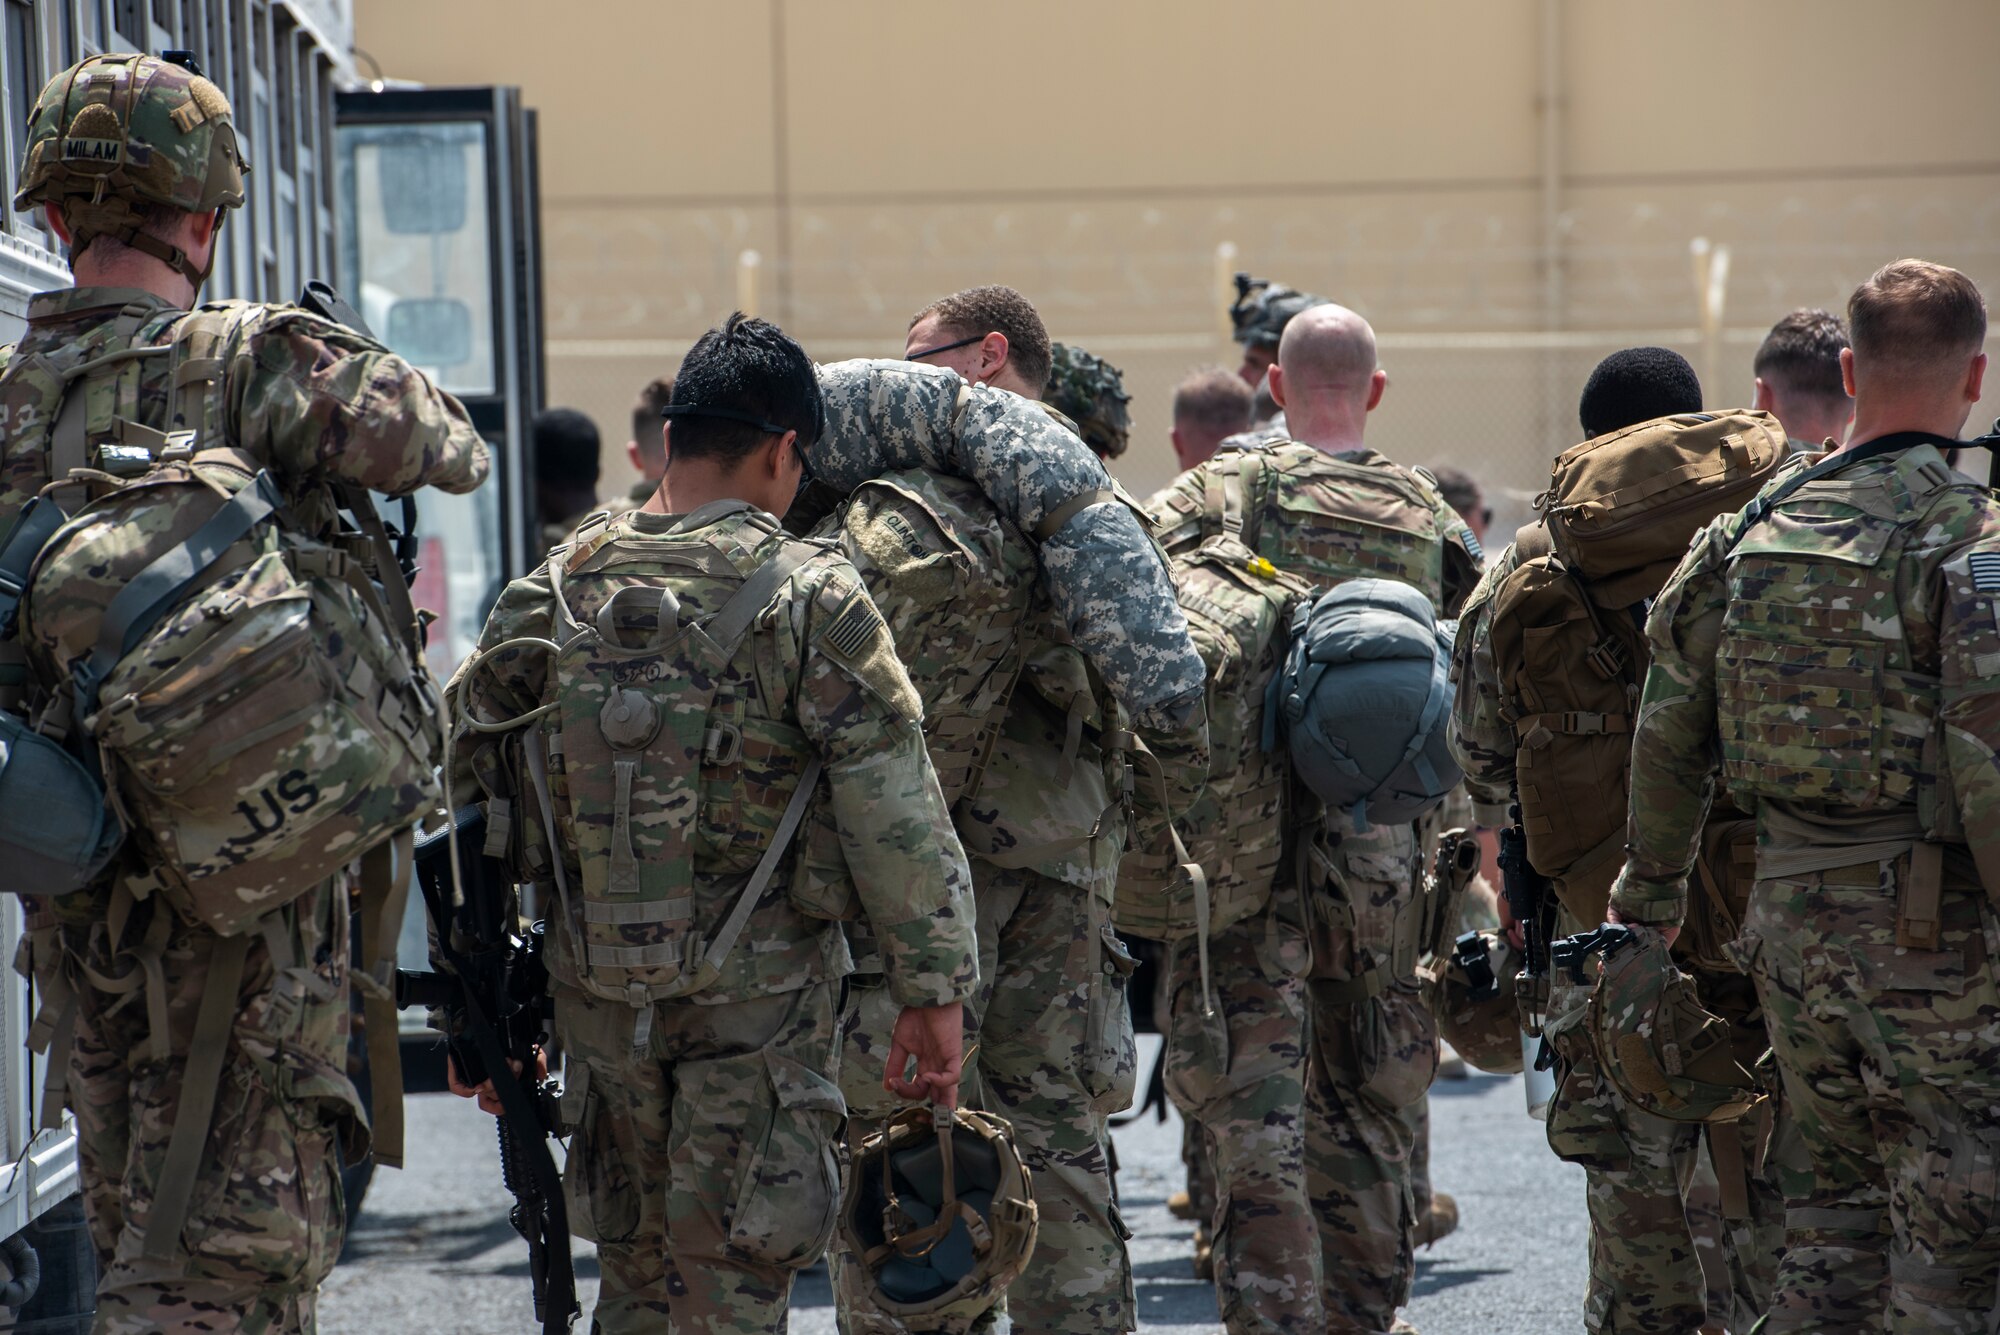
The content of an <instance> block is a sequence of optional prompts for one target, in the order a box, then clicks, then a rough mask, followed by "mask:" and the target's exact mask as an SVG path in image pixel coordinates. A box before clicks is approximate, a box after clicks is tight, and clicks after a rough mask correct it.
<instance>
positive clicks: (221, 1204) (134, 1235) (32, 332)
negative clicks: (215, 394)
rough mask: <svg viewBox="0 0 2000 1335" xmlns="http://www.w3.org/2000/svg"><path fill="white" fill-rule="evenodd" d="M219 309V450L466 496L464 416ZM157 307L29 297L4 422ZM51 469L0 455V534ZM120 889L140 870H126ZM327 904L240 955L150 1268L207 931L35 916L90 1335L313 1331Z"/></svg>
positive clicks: (334, 351) (324, 1133) (385, 366)
mask: <svg viewBox="0 0 2000 1335" xmlns="http://www.w3.org/2000/svg"><path fill="white" fill-rule="evenodd" d="M237 309H238V310H239V311H240V317H239V319H238V321H237V323H235V325H234V326H233V328H234V330H235V335H234V337H233V339H232V341H231V343H230V345H229V347H228V348H227V351H226V353H225V361H226V365H227V371H226V373H225V381H224V384H225V392H226V394H227V396H228V402H229V403H230V404H231V405H232V406H233V411H232V416H231V426H232V428H233V439H234V442H235V443H236V444H237V445H239V446H240V447H241V448H243V449H246V450H248V451H249V452H250V453H251V454H252V455H253V456H255V457H256V458H257V459H258V460H259V461H260V462H262V463H264V464H266V465H267V466H269V467H270V468H271V469H272V470H273V472H274V473H275V474H276V475H277V476H278V477H279V478H280V479H282V480H283V482H284V484H285V486H286V490H287V492H288V494H289V496H290V497H291V498H292V503H293V504H294V505H295V506H297V507H299V508H300V509H301V510H302V511H306V512H309V508H310V507H311V506H312V505H313V504H314V501H315V495H316V491H315V489H316V486H317V484H319V483H321V482H323V481H326V480H330V479H336V478H337V479H343V480H347V481H353V482H359V483H362V484H364V485H366V486H369V487H372V488H374V489H376V490H378V491H383V492H390V493H401V492H408V491H412V490H414V489H416V488H417V487H419V486H425V485H430V486H437V487H441V488H443V489H445V490H448V491H454V492H459V491H468V490H470V489H471V488H472V487H474V486H476V485H477V484H478V483H479V482H480V481H481V480H482V479H483V478H484V477H485V475H486V471H487V468H488V461H487V455H486V447H485V444H484V443H483V442H482V441H481V440H480V438H479V436H478V434H477V433H476V432H475V431H474V430H473V428H472V426H471V424H470V423H469V422H468V421H467V420H466V418H465V414H464V410H463V409H462V408H460V407H459V405H458V404H457V402H456V401H455V400H453V399H452V398H451V397H450V396H449V395H446V394H443V393H441V392H440V391H438V390H437V389H435V388H434V387H433V386H432V385H431V384H430V383H429V382H428V381H427V380H425V379H424V378H423V376H422V375H421V374H420V373H418V372H417V371H415V370H413V369H412V368H411V367H410V366H409V365H408V364H407V363H405V362H403V361H402V360H401V359H400V358H398V357H396V356H394V355H392V354H390V353H388V352H385V351H384V350H382V349H381V348H380V347H379V346H377V345H376V344H374V343H372V342H370V341H369V340H367V339H365V338H363V337H361V336H360V335H358V334H356V333H354V332H353V331H351V330H348V329H346V328H343V327H341V326H338V325H334V324H330V323H328V322H327V321H324V320H322V319H320V318H319V317H317V316H314V315H311V314H309V313H307V312H305V311H302V310H299V309H297V308H295V307H289V306H268V307H242V308H237ZM172 310H173V308H172V307H171V306H169V305H168V304H167V303H166V302H164V301H162V300H160V299H158V298H156V297H152V296H150V295H148V294H146V293H143V292H137V291H129V290H123V289H107V288H77V289H73V290H70V291H65V292H51V293H44V294H42V295H41V296H38V297H36V298H34V299H33V301H32V302H31V303H30V305H29V312H28V331H27V334H26V336H25V337H24V338H23V339H22V341H21V343H20V344H19V345H18V346H17V347H16V348H15V349H14V350H13V351H12V354H11V356H9V357H8V358H7V359H6V370H5V371H4V372H0V411H4V412H6V413H7V415H8V420H9V421H12V422H26V421H28V420H30V418H29V415H30V414H32V413H35V412H37V411H45V410H46V409H45V407H44V405H46V404H47V403H48V401H49V399H50V397H51V393H52V391H51V387H50V385H49V383H48V378H49V372H48V370H47V369H46V368H47V367H49V366H54V367H56V368H62V367H65V366H67V365H69V364H70V363H71V362H72V361H73V360H75V359H76V357H75V354H74V353H73V352H72V349H74V348H75V347H76V346H77V345H78V344H79V343H85V342H88V343H90V344H91V346H92V347H93V348H94V349H95V350H96V351H97V352H98V353H100V354H101V352H102V351H103V348H102V347H101V346H100V345H99V344H100V341H101V338H102V336H103V335H104V333H105V330H106V328H107V327H108V326H110V325H111V324H113V323H114V322H116V321H119V320H121V319H125V320H130V319H132V318H133V315H137V314H143V316H144V317H145V319H144V321H142V323H145V324H146V325H147V327H148V328H152V327H154V321H153V317H155V316H166V317H170V316H171V313H172ZM128 313H130V314H128ZM145 365H147V366H148V368H149V371H148V373H147V374H146V376H145V378H144V380H143V382H142V384H141V386H140V389H139V394H138V400H137V406H138V413H137V417H138V419H139V420H141V421H144V420H146V419H147V418H148V417H149V416H150V415H155V414H158V413H160V412H162V411H163V410H164V407H165V405H166V403H167V401H168V397H169V391H170V386H169V385H168V384H167V379H168V375H169V367H168V362H167V359H165V358H159V359H154V360H152V361H150V362H148V363H145ZM77 392H80V391H77ZM157 424H158V425H165V423H164V422H163V421H159V422H157ZM106 425H107V426H108V423H106ZM49 466H50V465H49V459H48V456H47V455H46V454H44V453H42V452H41V451H28V452H25V453H16V452H14V451H9V450H5V449H4V447H0V527H4V526H6V525H8V524H11V523H12V522H13V519H14V516H15V514H16V513H18V511H19V508H20V506H22V505H23V504H25V503H26V501H27V500H28V499H29V498H31V497H32V496H33V495H34V493H35V492H36V490H38V489H39V488H40V486H41V485H42V484H43V483H45V482H47V481H48V480H49V476H48V472H49ZM98 601H101V599H100V600H98ZM38 615H39V617H40V618H41V619H42V620H46V621H54V620H60V619H61V615H62V612H61V609H60V608H54V607H50V606H48V605H47V603H46V602H44V603H43V604H42V605H41V606H40V607H39V608H38ZM120 875H121V876H131V877H135V878H139V879H143V869H142V868H139V867H136V866H132V867H129V868H128V869H127V870H126V871H124V872H121V873H120ZM346 910H347V889H346V887H345V886H344V885H340V884H334V885H326V886H322V887H320V888H319V889H317V890H315V891H312V892H309V893H308V894H306V895H304V896H301V897H300V898H299V899H297V900H295V901H293V902H292V903H291V904H289V905H287V906H286V907H285V908H284V909H282V910H281V911H279V912H278V913H276V914H274V915H273V916H272V919H271V921H270V925H269V927H268V929H267V930H266V932H265V933H264V935H263V936H261V937H260V938H258V939H257V940H256V941H254V942H253V944H252V945H251V948H250V957H249V960H248V963H247V965H246V968H245V973H244V977H243V982H242V984H241V987H240V990H239V1003H238V1007H237V1017H236V1023H235V1026H234V1028H233V1030H232V1035H231V1042H232V1044H233V1046H232V1050H231V1052H230V1056H229V1060H228V1064H227V1065H226V1066H225V1068H224V1071H223V1075H222V1090H223V1094H222V1098H221V1101H220V1103H219V1104H218V1106H217V1109H216V1113H215V1116H214V1120H213V1123H212V1126H211V1129H210V1133H209V1141H208V1146H209V1148H208V1149H207V1150H206V1151H205V1153H204V1156H203V1164H204V1172H203V1176H202V1179H201V1180H200V1182H199V1183H198V1184H197V1187H196V1191H195V1195H194V1208H193V1210H192V1211H191V1213H190V1215H189V1218H188V1221H187V1225H186V1227H185V1229H184V1231H183V1234H182V1243H183V1251H182V1254H181V1255H180V1256H179V1257H178V1258H177V1259H176V1261H175V1262H174V1263H173V1264H172V1265H169V1266H162V1265H161V1264H160V1263H158V1262H153V1261H148V1260H147V1259H146V1258H144V1257H142V1256H141V1255H140V1253H139V1243H140V1241H141V1240H142V1239H143V1237H144V1233H145V1227H146V1220H147V1215H148V1210H149V1207H150V1204H151V1198H152V1185H153V1182H154V1181H155V1179H156V1176H157V1174H158V1171H159V1167H160V1163H161V1160H162V1159H163V1157H164V1155H165V1152H166V1145H167V1140H168V1138H169V1137H170V1135H171V1133H172V1130H173V1124H174V1115H175V1112H176V1110H177V1108H178V1106H179V1098H180V1088H179V1086H180V1072H181V1069H182V1068H183V1065H184V1063H185V1061H186V1058H187V1053H188V1045H189V1043H190V1041H191V1037H192V1034H193V1030H194V1025H195V1018H196V1011H197V1008H198V1006H199V1002H200V998H201V995H202V990H203V987H204V985H205V983H206V980H207V976H208V965H209V959H210V957H211V955H212V954H213V953H214V951H215V947H216V942H217V940H218V938H217V937H216V936H215V935H214V934H213V933H211V932H208V931H207V930H205V929H202V928H198V927H196V926H193V925H191V924H189V923H187V922H184V921H181V920H180V919H178V918H177V917H176V916H175V915H174V914H172V913H171V912H170V911H169V910H168V909H167V907H166V905H165V903H164V902H163V901H162V900H160V899H159V898H157V897H155V898H153V899H151V900H150V901H149V902H147V903H145V904H141V905H139V906H138V907H136V908H132V907H131V891H130V890H129V889H125V888H122V887H119V886H116V885H114V886H109V887H106V888H104V889H103V890H101V891H98V892H93V893H91V894H89V895H85V896H75V897H71V898H69V899H66V900H64V901H62V902H60V903H59V904H57V905H52V906H49V909H48V910H47V911H45V912H44V913H43V914H42V915H39V916H40V925H41V927H42V929H43V930H42V931H41V932H40V933H39V934H38V939H37V941H36V955H37V967H38V970H39V971H41V973H42V977H43V980H44V982H45V984H48V985H50V986H52V987H53V988H55V989H57V990H61V989H62V988H64V987H65V985H66V984H65V982H64V981H63V980H64V979H67V985H68V986H73V987H74V990H75V995H76V1002H77V1015H76V1033H75V1049H74V1052H73V1054H72V1056H71V1058H70V1078H69V1083H70V1089H69V1094H70V1102H71V1105H72V1107H73V1108H74V1110H75V1112H76V1114H77V1127H78V1133H79V1138H80V1148H81V1151H82V1156H83V1169H84V1180H85V1200H86V1203H87V1205H88V1207H89V1213H90V1222H91V1235H92V1238H93V1240H94V1241H95V1242H96V1244H97V1247H98V1252H99V1257H100V1262H101V1266H102V1270H103V1275H102V1279H101V1281H100V1287H99V1295H98V1329H99V1330H101V1331H125V1330H131V1331H141V1330H155V1329H158V1328H159V1327H160V1325H161V1324H167V1325H174V1324H175V1323H200V1322H224V1323H227V1324H226V1325H215V1326H211V1327H209V1328H214V1329H222V1328H228V1329H243V1330H254V1331H261V1330H293V1329H302V1328H304V1329H309V1328H310V1327H311V1324H312V1308H313V1299H314V1293H315V1290H316V1289H317V1287H318V1285H319V1282H320V1281H321V1280H322V1279H323V1278H325V1276H326V1274H327V1272H328V1270H330V1269H331V1267H332V1265H333V1261H334V1258H335V1257H336V1256H337V1255H338V1254H339V1251H340V1238H341V1231H342V1228H343V1224H344V1221H343V1217H342V1211H341V1202H340V1188H339V1182H338V1168H339V1158H338V1155H337V1152H336V1146H335V1141H336V1139H344V1140H345V1142H346V1153H347V1154H348V1155H349V1156H351V1157H358V1156H359V1154H360V1153H361V1152H363V1149H364V1147H365V1145H366V1131H365V1127H364V1117H363V1113H362V1111H361V1106H360V1103H359V1102H358V1100H357V1098H356V1095H355V1093H354V1089H353V1087H352V1085H350V1084H349V1082H348V1079H347V1077H346V1075H345V1074H344V1071H345V1068H346V1016H347V1011H348V994H347V966H348V930H347V911H346ZM128 911H129V917H128V916H126V915H127V913H128ZM52 915H53V916H52ZM54 916H59V917H60V919H61V924H60V926H55V925H53V917H54ZM140 958H157V960H158V962H159V968H160V978H159V980H158V981H157V982H156V983H153V984H151V985H150V986H147V987H145V988H144V989H143V991H144V995H145V997H146V1000H147V1002H148V1004H147V1005H134V1004H127V1003H128V1002H131V1001H132V1000H133V991H132V990H131V989H132V988H133V987H134V986H137V985H138V984H140V982H141V980H142V978H143V976H144V974H143V971H142V970H141V968H140V966H139V964H138V963H137V962H136V961H137V960H138V959H140ZM107 980H120V981H119V982H118V984H117V985H116V986H111V985H107Z"/></svg>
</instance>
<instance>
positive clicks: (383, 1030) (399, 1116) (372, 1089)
mask: <svg viewBox="0 0 2000 1335" xmlns="http://www.w3.org/2000/svg"><path fill="white" fill-rule="evenodd" d="M414 847H415V836H414V835H413V834H412V833H411V832H410V831H408V830H405V831H403V832H402V833H400V834H398V835H397V836H396V837H395V838H394V839H392V840H389V841H388V842H386V843H381V844H377V845H376V846H375V847H374V848H372V849H370V850H369V851H368V852H366V853H364V854H362V855H361V960H360V972H361V973H363V974H364V975H366V976H367V977H368V978H369V979H370V980H371V981H372V982H373V983H375V984H377V986H372V987H364V988H363V989H362V993H361V1022H362V1024H363V1025H365V1026H366V1028H367V1030H368V1035H367V1036H368V1071H369V1094H370V1098H369V1102H370V1104H371V1107H370V1108H369V1122H370V1130H371V1132H372V1133H373V1135H372V1139H373V1142H374V1154H375V1161H376V1162H377V1163H380V1164H384V1165H386V1166H388V1167H390V1168H401V1167H402V1166H403V1053H402V1043H401V1033H400V1030H401V1024H400V1022H399V1020H398V1018H397V1012H396V994H395V968H396V938H397V937H398V936H399V935H400V934H401V931H402V926H403V905H404V901H405V900H407V899H408V898H409V893H410V880H409V871H410V868H411V867H412V866H413V865H414V862H415V858H414Z"/></svg>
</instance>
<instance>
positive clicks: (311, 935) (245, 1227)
mask: <svg viewBox="0 0 2000 1335" xmlns="http://www.w3.org/2000/svg"><path fill="white" fill-rule="evenodd" d="M61 930H62V933H63V941H64V945H65V950H66V957H67V958H66V961H65V964H66V966H67V967H66V968H65V969H64V972H65V974H66V975H67V978H68V980H69V981H70V982H71V983H73V984H75V985H76V993H75V996H76V1005H77V1009H76V1021H75V1023H76V1030H75V1041H74V1046H73V1047H72V1048H71V1051H70V1056H69V1089H68V1101H69V1106H70V1107H71V1109H72V1110H74V1112H75V1113H76V1125H77V1142H78V1151H79V1154H80V1156H81V1159H82V1169H83V1201H84V1207H85V1210H86V1213H87V1215H88V1218H89V1223H90V1235H91V1240H92V1242H93V1243H94V1244H95V1245H96V1248H97V1255H98V1268H99V1272H100V1273H99V1280H98V1290H97V1320H96V1324H95V1326H94V1327H93V1330H94V1331H96V1332H97V1335H142V1333H143V1332H158V1331H168V1332H181V1331H188V1332H193V1331H200V1332H204V1335H206V1333H207V1332H225V1331H226V1332H242V1333H243V1335H264V1333H265V1332H310V1331H312V1330H314V1329H315V1321H314V1306H315V1301H316V1298H317V1295H318V1290H319V1285H320V1282H321V1281H322V1280H324V1279H325V1278H326V1276H327V1274H328V1272H330V1271H331V1270H332V1269H333V1263H334V1261H335V1260H336V1259H337V1258H338V1257H339V1255H340V1247H341V1243H342V1241H343V1238H344V1232H345V1218H344V1214H343V1205H342V1200H341V1189H340V1164H341V1156H342V1153H343V1151H344V1152H345V1153H347V1154H349V1155H352V1156H355V1157H359V1156H360V1155H361V1154H362V1153H364V1152H365V1150H366V1146H367V1130H366V1119H365V1115H364V1114H363V1112H362V1109H361V1104H360V1100H359V1098H358V1097H357V1096H356V1094H355V1091H354V1086H353V1084H352V1083H351V1082H350V1081H349V1080H348V1078H347V1074H346V1033H347V1015H348V1004H349V998H348V987H347V972H348V915H347V893H346V891H345V888H344V887H341V886H326V887H321V888H319V889H316V890H313V891H311V892H309V893H307V894H305V895H303V896H301V897H300V898H298V899H296V900H294V901H293V902H292V903H291V904H289V905H287V906H286V907H284V908H283V909H280V910H278V911H277V912H275V913H273V914H272V915H271V916H270V917H269V918H268V919H266V923H265V930H264V931H263V933H262V934H260V935H258V936H255V937H252V938H250V940H249V942H248V951H247V956H246V959H245V962H244V965H243V971H242V975H241V982H240V983H239V984H238V986H237V988H236V998H235V1008H234V1009H235V1016H234V1020H233V1023H232V1024H231V1025H230V1029H229V1034H228V1038H227V1043H228V1048H227V1052H226V1055H225V1057H224V1061H223V1067H222V1073H221V1078H220V1081H219V1087H218V1090H217V1093H216V1098H215V1105H214V1112H213V1115H212V1116H211V1118H210V1120H209V1128H208V1135H207V1138H206V1142H205V1144H204V1145H203V1146H202V1148H201V1157H200V1163H199V1169H198V1171H197V1173H196V1177H195V1183H194V1190H193V1192H192V1195H191V1196H190V1198H189V1204H188V1209H187V1214H186V1217H185V1221H184V1222H183V1224H182V1228H181V1234H180V1238H179V1242H178V1245H177V1246H176V1247H174V1248H173V1250H172V1254H171V1257H170V1258H169V1259H156V1258H155V1257H149V1256H147V1255H146V1254H145V1244H146V1242H147V1237H146V1233H147V1227H148V1224H149V1222H150V1220H151V1216H152V1210H153V1204H154V1196H155V1189H156V1187H157V1186H158V1185H159V1182H160V1179H161V1174H162V1170H163V1168H164V1167H165V1164H166V1160H167V1151H168V1145H169V1143H170V1141H171V1139H172V1136H173V1130H174V1124H175V1119H176V1117H177V1116H178V1114H179V1112H180V1109H181V1106H182V1103H183V1100H184V1098H185V1097H186V1092H185V1091H184V1090H183V1088H182V1084H183V1077H184V1074H185V1072H186V1069H187V1064H188V1054H189V1052H190V1050H191V1048H192V1047H193V1043H194V1035H195V1030H196V1019H197V1016H198V1014H199V1011H200V1009H201V1003H202V997H203V994H204V992H205V991H206V990H207V988H208V984H209V979H210V976H211V970H212V967H213V966H214V961H215V959H216V956H217V952H218V947H219V944H220V938H218V937H216V936H215V935H214V934H213V933H211V932H208V931H207V930H205V929H203V928H199V927H195V926H191V925H189V924H188V923H186V922H185V921H183V920H182V919H180V918H179V917H178V916H177V915H175V914H174V913H173V912H172V910H170V909H169V908H168V907H167V905H166V903H165V902H164V901H163V900H161V899H159V898H157V897H155V898H153V899H151V900H150V901H148V902H147V903H145V904H142V905H139V906H137V907H136V908H135V909H134V911H133V914H132V917H131V920H130V921H129V922H127V923H126V924H125V927H124V930H123V932H122V933H121V941H120V943H113V942H112V941H111V940H110V934H109V930H108V926H107V923H106V922H105V921H104V920H103V919H102V918H100V919H99V920H98V921H96V922H93V923H91V924H90V925H88V926H87V927H79V926H69V927H65V928H63V929H61ZM142 956H145V957H150V958H151V959H152V960H154V961H156V963H152V964H146V963H142V962H141V957H142ZM54 966H55V962H54V961H37V968H38V971H40V970H41V969H43V968H48V967H54ZM149 975H151V977H150V978H149ZM46 976H47V975H44V977H45V978H46ZM224 976H225V977H226V974H225V975H224ZM153 1250H155V1251H157V1250H159V1249H158V1247H157V1245H156V1246H155V1247H154V1248H153Z"/></svg>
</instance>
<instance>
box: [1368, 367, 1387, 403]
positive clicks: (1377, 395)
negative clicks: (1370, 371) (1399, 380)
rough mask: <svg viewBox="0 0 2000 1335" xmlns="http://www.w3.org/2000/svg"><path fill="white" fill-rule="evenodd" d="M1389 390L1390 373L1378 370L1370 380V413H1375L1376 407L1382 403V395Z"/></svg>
mask: <svg viewBox="0 0 2000 1335" xmlns="http://www.w3.org/2000/svg"><path fill="white" fill-rule="evenodd" d="M1388 389H1389V373H1388V372H1387V371H1383V370H1380V369H1378V370H1377V371H1376V372H1375V374H1374V375H1372V376H1370V377H1369V378H1368V411H1369V412H1371V413H1372V412H1374V411H1375V405H1376V404H1378V403H1380V402H1382V395H1383V394H1385V393H1387V392H1388Z"/></svg>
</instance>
